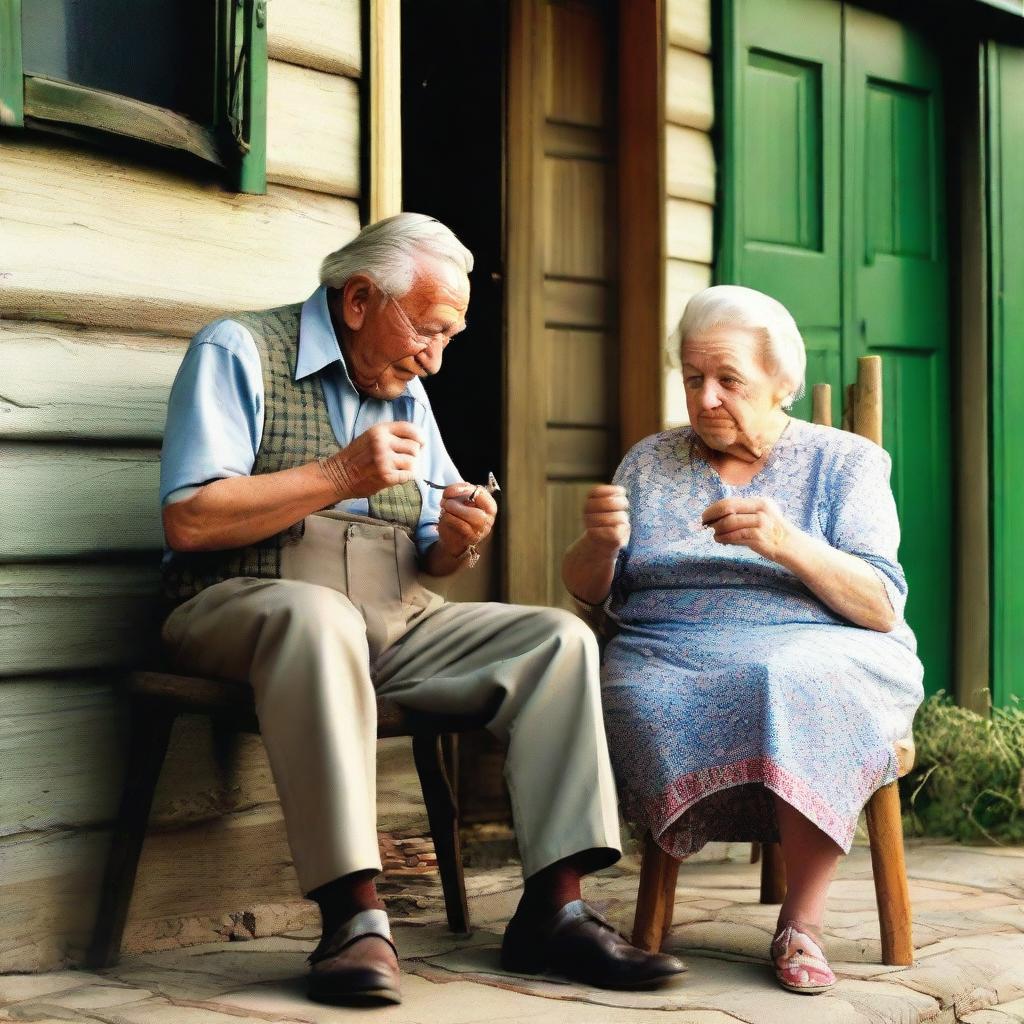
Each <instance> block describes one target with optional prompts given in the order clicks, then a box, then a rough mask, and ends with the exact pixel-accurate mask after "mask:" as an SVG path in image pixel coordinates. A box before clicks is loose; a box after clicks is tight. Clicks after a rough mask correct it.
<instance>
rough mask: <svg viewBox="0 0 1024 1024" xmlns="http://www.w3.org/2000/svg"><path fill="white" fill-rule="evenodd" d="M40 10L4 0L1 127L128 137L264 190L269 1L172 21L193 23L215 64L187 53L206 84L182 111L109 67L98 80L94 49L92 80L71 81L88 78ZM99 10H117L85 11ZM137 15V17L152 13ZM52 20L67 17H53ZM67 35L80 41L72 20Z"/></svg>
mask: <svg viewBox="0 0 1024 1024" xmlns="http://www.w3.org/2000/svg"><path fill="white" fill-rule="evenodd" d="M175 2H176V0H166V4H167V7H166V8H160V7H159V5H155V10H156V12H157V13H162V12H163V11H164V10H166V11H167V12H169V13H170V12H173V14H174V15H176V14H177V12H176V11H175V8H174V3H175ZM41 10H42V9H41V8H25V9H23V5H22V2H21V0H0V127H3V128H20V127H25V128H30V129H34V130H44V131H45V130H49V131H58V132H59V133H60V134H62V135H72V136H78V137H82V138H85V139H87V140H88V141H91V142H102V140H103V138H104V137H106V138H108V139H109V138H111V137H113V136H121V137H126V138H130V139H135V140H138V141H140V142H142V143H146V144H152V145H157V146H162V147H165V148H170V149H177V150H182V151H185V152H188V153H191V154H193V155H194V156H197V157H199V158H200V159H202V160H205V161H207V162H210V163H214V164H217V165H220V166H222V167H223V168H224V169H225V172H226V174H227V175H228V181H229V183H230V184H231V186H233V187H234V188H236V189H237V190H238V191H242V192H253V193H263V192H265V191H266V118H267V102H266V100H267V29H266V25H267V0H215V2H214V4H212V5H211V8H210V10H209V13H208V15H207V16H206V18H205V19H203V20H201V21H200V22H198V24H197V23H195V22H193V23H191V24H190V23H189V22H187V21H185V22H174V21H173V20H172V21H171V22H170V24H172V25H174V27H175V29H178V28H179V27H180V26H181V25H185V26H187V28H186V29H181V31H193V30H196V31H198V32H199V33H200V35H199V38H198V39H197V45H196V54H197V55H198V54H202V53H203V52H206V53H208V54H210V60H211V61H212V67H211V65H210V64H208V63H206V61H205V59H202V58H201V57H200V56H196V55H194V56H193V60H192V62H191V63H190V62H189V61H188V54H185V55H184V59H183V61H182V64H183V66H184V67H185V68H186V69H188V68H190V67H191V66H192V65H195V64H196V63H197V62H198V65H199V71H198V72H197V76H196V77H197V78H198V79H199V84H195V83H190V85H192V91H191V92H190V96H192V97H193V99H192V100H191V101H190V103H189V104H186V105H185V106H184V107H181V106H178V104H177V102H176V101H174V100H173V99H172V98H169V99H168V100H167V101H166V102H168V103H171V104H172V105H174V106H175V107H176V109H170V107H169V106H165V105H164V104H165V100H164V99H163V98H161V97H160V96H157V97H152V96H150V97H145V98H143V97H144V96H145V92H144V91H143V92H142V93H139V92H138V91H136V88H137V87H136V88H133V87H132V85H131V84H129V83H128V82H127V81H124V82H120V81H119V80H118V79H117V75H116V73H115V74H114V75H113V76H111V74H110V73H109V71H107V72H106V73H105V74H101V75H100V76H99V77H100V79H101V80H100V81H97V72H96V64H95V56H96V53H95V50H93V51H92V53H91V56H92V57H93V58H94V60H93V64H92V65H91V73H92V75H93V77H92V80H91V81H90V79H89V77H88V74H87V75H86V77H85V80H84V81H83V80H78V81H70V80H69V79H70V78H72V77H75V78H79V77H80V76H79V75H78V74H77V73H76V74H74V75H72V73H71V72H70V71H69V70H68V66H69V63H68V61H67V59H66V57H67V54H69V53H70V52H71V48H70V47H68V48H67V50H66V52H63V51H64V48H63V47H62V46H61V45H59V41H58V40H54V39H52V38H50V37H48V35H47V31H48V29H45V28H44V30H41V28H40V23H41V21H42V20H43V18H44V17H45V14H46V12H45V10H42V13H41ZM96 12H101V13H106V14H108V15H109V13H110V9H109V8H108V9H107V10H106V11H103V8H102V5H101V4H97V5H96V11H95V12H94V11H93V10H92V9H90V8H89V7H88V6H87V5H85V4H83V5H82V9H81V10H79V11H78V12H77V13H78V14H79V15H81V16H83V17H87V16H91V15H93V14H95V13H96ZM135 13H136V19H138V18H139V17H143V16H145V15H140V14H138V11H137V10H136V12H135ZM29 15H34V16H35V17H34V18H32V17H29ZM23 16H24V17H23ZM54 24H55V25H63V24H64V23H63V22H62V21H60V20H59V19H55V20H54ZM204 25H205V28H204ZM118 26H119V27H121V26H120V23H118ZM137 29H138V20H136V30H137ZM121 30H122V31H124V30H123V27H121ZM65 31H66V32H67V36H65V37H64V38H65V39H68V40H71V39H75V38H77V37H75V36H74V35H73V32H74V29H73V27H72V26H71V25H69V26H68V27H67V28H66V29H65ZM26 33H30V34H29V35H26ZM189 38H192V37H191V36H190V37H189ZM54 43H58V45H55V46H54V45H52V44H54ZM33 46H34V48H35V58H34V59H33V60H30V56H29V54H30V50H32V49H33ZM84 52H85V53H87V54H88V53H89V51H88V50H85V51H84ZM86 63H88V61H87V62H86ZM40 65H41V66H40ZM204 69H205V71H204ZM77 70H78V69H77V68H76V71H77ZM111 77H113V79H114V80H113V81H109V80H108V79H110V78H111ZM155 80H156V81H157V82H158V83H159V84H160V85H163V83H164V82H173V83H174V86H172V89H171V92H172V93H174V88H176V87H177V86H178V85H179V84H180V83H179V81H178V79H176V78H175V79H172V78H171V77H168V78H166V79H165V78H159V77H158V78H157V79H155ZM121 88H123V89H124V90H125V92H124V93H122V92H121V91H120V89H121ZM207 88H209V89H210V90H212V95H211V94H210V93H209V92H206V91H205V90H206V89H207ZM174 95H178V94H177V93H174ZM179 98H180V97H179ZM153 100H155V102H154V101H153ZM197 100H198V101H197Z"/></svg>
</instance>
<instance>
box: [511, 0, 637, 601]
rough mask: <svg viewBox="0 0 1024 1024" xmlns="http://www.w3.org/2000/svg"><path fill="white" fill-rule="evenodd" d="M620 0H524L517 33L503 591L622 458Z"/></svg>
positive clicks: (562, 597)
mask: <svg viewBox="0 0 1024 1024" xmlns="http://www.w3.org/2000/svg"><path fill="white" fill-rule="evenodd" d="M615 16H616V15H615V5H614V4H612V3H601V2H597V0H587V2H585V0H557V2H555V0H541V2H534V0H514V2H513V3H512V4H511V19H510V25H511V31H510V43H509V128H508V133H509V181H508V289H507V304H508V345H507V370H506V373H507V381H508V412H507V417H508V418H507V463H506V464H507V466H508V477H509V481H508V482H509V486H508V488H507V501H506V510H507V519H506V527H505V528H506V538H507V557H506V580H507V595H508V597H509V599H510V600H513V601H519V602H524V603H533V604H551V605H563V606H569V604H570V602H569V600H568V597H567V595H566V594H565V591H564V588H563V587H562V584H561V580H560V577H559V566H560V561H561V556H562V553H563V552H564V551H565V549H566V547H567V546H568V545H569V543H570V542H571V541H572V540H574V539H575V538H576V536H577V535H578V533H579V530H580V510H581V507H582V500H583V495H584V494H585V493H586V491H587V489H588V488H589V487H590V486H591V485H592V484H593V483H594V482H596V481H605V480H607V479H608V478H609V476H610V474H611V472H612V470H613V469H614V467H615V463H616V461H617V450H616V449H617V444H618V436H617V421H618V411H617V402H616V382H615V373H614V367H615V365H616V361H617V351H618V348H617V341H616V329H615V301H614V299H615V281H614V277H615V269H614V268H615V160H614V153H615V126H614V121H615V115H614V107H615V59H614V56H613V49H612V47H613V43H614V33H615Z"/></svg>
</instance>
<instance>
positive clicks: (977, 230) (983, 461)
mask: <svg viewBox="0 0 1024 1024" xmlns="http://www.w3.org/2000/svg"><path fill="white" fill-rule="evenodd" d="M962 52H963V60H962V61H957V62H956V63H957V65H958V66H959V67H961V68H962V69H963V74H962V77H960V75H959V73H958V78H959V82H960V86H959V88H956V89H950V90H949V92H948V96H949V100H950V102H951V103H956V104H957V106H958V109H957V112H956V113H957V120H956V122H955V124H954V125H952V126H951V129H952V130H951V132H950V137H952V138H955V139H957V144H956V150H957V159H958V161H959V188H958V190H957V191H958V193H959V211H956V212H958V213H959V217H958V220H959V247H960V252H959V265H958V267H957V269H956V270H955V271H954V273H953V275H952V280H954V281H959V283H960V284H959V291H960V295H959V325H958V327H959V337H957V338H956V346H955V348H954V358H955V360H956V363H955V367H954V379H956V380H957V381H959V387H957V388H956V389H955V392H954V393H955V395H956V407H955V408H954V410H953V411H954V415H955V416H956V418H957V420H956V430H955V431H954V436H955V438H956V445H957V449H956V462H955V467H954V471H955V473H956V486H955V492H956V516H955V524H956V526H955V529H956V535H955V551H956V555H955V557H956V566H955V572H956V590H955V593H956V609H955V612H954V614H955V620H954V621H955V630H956V636H955V640H954V644H953V649H954V657H955V663H954V676H953V679H954V691H955V696H956V701H957V703H958V704H960V705H962V706H963V707H966V708H971V709H972V710H974V711H978V712H980V713H983V714H984V713H987V712H988V708H989V703H990V678H991V677H990V673H991V654H990V643H991V634H992V622H991V601H990V586H991V536H990V523H989V509H990V484H989V382H988V360H989V342H988V330H989V325H988V298H987V296H988V287H989V285H988V258H987V251H986V245H987V242H986V225H985V220H986V216H987V211H986V209H985V149H984V146H985V143H984V139H983V135H982V132H983V125H984V124H985V114H984V111H983V105H984V91H983V90H984V81H983V77H984V73H985V69H984V61H985V56H986V55H985V51H984V49H983V48H982V47H980V46H979V44H978V43H977V42H976V41H975V40H970V41H968V43H967V45H966V46H965V47H964V49H963V51H962Z"/></svg>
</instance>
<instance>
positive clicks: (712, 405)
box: [700, 383, 722, 409]
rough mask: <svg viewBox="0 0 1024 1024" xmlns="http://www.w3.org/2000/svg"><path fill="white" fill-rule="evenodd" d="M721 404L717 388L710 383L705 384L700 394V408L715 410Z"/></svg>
mask: <svg viewBox="0 0 1024 1024" xmlns="http://www.w3.org/2000/svg"><path fill="white" fill-rule="evenodd" d="M721 404H722V398H721V396H720V395H719V393H718V388H717V387H715V385H714V384H712V383H708V384H705V385H704V387H703V388H701V392H700V407H701V408H702V409H717V408H718V407H719V406H720V405H721Z"/></svg>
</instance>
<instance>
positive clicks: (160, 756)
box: [86, 705, 175, 967]
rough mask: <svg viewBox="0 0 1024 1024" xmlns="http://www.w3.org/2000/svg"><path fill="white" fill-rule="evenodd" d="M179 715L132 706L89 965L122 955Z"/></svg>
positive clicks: (111, 961) (103, 963)
mask: <svg viewBox="0 0 1024 1024" xmlns="http://www.w3.org/2000/svg"><path fill="white" fill-rule="evenodd" d="M174 718H175V716H174V714H173V713H168V712H165V711H158V710H154V709H152V708H149V707H144V706H141V705H135V706H134V707H133V708H132V712H131V739H130V741H129V743H130V745H129V751H128V764H127V769H126V773H125V782H124V790H123V792H122V794H121V806H120V809H119V810H118V816H117V823H116V824H115V826H114V834H113V837H112V839H111V844H110V855H109V856H108V858H107V866H106V870H105V872H104V875H103V886H102V888H101V889H100V904H99V909H98V911H97V914H96V925H95V928H94V929H93V934H92V942H91V944H90V946H89V949H88V952H87V953H86V964H87V966H89V967H109V966H111V965H112V964H115V963H117V959H118V957H119V956H120V953H121V937H122V935H123V934H124V926H125V922H126V921H127V919H128V906H129V904H130V903H131V900H132V890H133V889H134V888H135V873H136V871H137V869H138V866H139V855H140V854H141V853H142V843H143V840H144V839H145V838H146V825H147V823H148V821H149V812H150V808H151V807H152V805H153V791H154V790H155V789H156V783H157V780H158V779H159V778H160V769H161V768H162V767H163V763H164V756H165V755H166V753H167V744H168V741H169V740H170V736H171V726H172V725H173V724H174Z"/></svg>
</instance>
